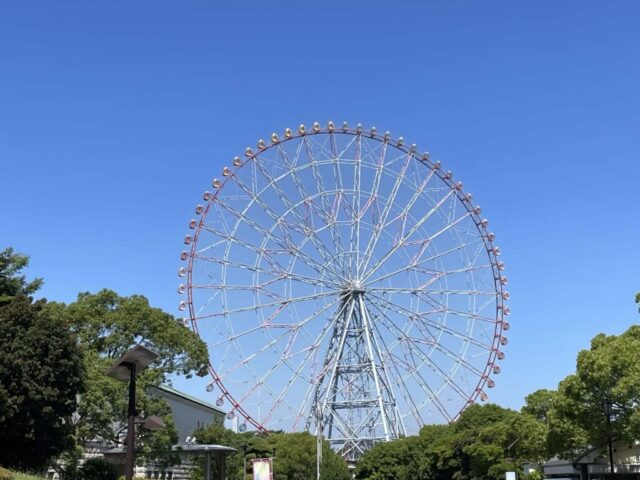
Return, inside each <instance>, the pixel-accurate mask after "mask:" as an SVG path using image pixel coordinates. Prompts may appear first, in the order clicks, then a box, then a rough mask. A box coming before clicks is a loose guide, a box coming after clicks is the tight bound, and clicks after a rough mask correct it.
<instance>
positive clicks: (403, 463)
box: [355, 437, 425, 480]
mask: <svg viewBox="0 0 640 480" xmlns="http://www.w3.org/2000/svg"><path fill="white" fill-rule="evenodd" d="M420 453H421V452H419V437H407V438H400V439H398V440H394V441H392V442H381V443H378V444H376V445H374V446H373V448H371V449H370V450H367V452H365V454H364V455H363V456H362V458H361V459H360V460H359V461H358V463H357V465H356V470H355V476H356V478H366V479H371V480H383V479H384V480H410V479H420V478H425V477H423V476H421V475H420V473H419V472H420V465H419V456H420Z"/></svg>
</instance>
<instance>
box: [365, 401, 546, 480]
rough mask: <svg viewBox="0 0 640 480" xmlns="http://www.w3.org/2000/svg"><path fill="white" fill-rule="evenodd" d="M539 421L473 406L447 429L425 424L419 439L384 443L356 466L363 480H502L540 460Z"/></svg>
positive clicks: (541, 431) (541, 430)
mask: <svg viewBox="0 0 640 480" xmlns="http://www.w3.org/2000/svg"><path fill="white" fill-rule="evenodd" d="M544 433H545V430H544V426H543V424H542V423H541V422H539V421H538V420H536V419H535V418H534V417H532V416H531V415H528V414H521V413H519V412H515V411H513V410H509V409H505V408H502V407H499V406H497V405H492V404H487V405H472V406H470V407H469V408H467V409H466V410H465V411H464V412H462V414H461V415H460V418H459V419H458V420H457V421H456V422H454V423H452V424H449V425H427V426H425V427H423V428H422V429H421V430H420V434H419V435H418V437H408V438H401V439H399V440H395V441H392V442H388V443H380V444H378V445H376V446H374V447H373V448H372V449H371V450H369V451H368V452H366V453H365V454H364V456H363V457H362V459H361V460H360V462H359V463H358V466H357V467H356V471H355V473H356V478H358V479H361V480H365V479H367V480H382V479H384V480H405V479H408V478H411V479H422V480H450V479H453V480H498V479H500V480H502V479H503V478H504V472H506V471H508V470H514V469H516V470H517V469H518V468H519V467H518V466H519V465H520V464H521V463H522V462H524V461H533V462H540V461H541V460H542V459H543V456H544V440H545V435H544Z"/></svg>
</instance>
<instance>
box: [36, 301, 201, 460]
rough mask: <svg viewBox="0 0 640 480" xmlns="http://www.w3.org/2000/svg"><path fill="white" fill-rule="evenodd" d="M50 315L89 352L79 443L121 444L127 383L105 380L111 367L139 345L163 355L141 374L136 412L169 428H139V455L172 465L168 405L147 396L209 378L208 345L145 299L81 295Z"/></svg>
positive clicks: (78, 421) (52, 306)
mask: <svg viewBox="0 0 640 480" xmlns="http://www.w3.org/2000/svg"><path fill="white" fill-rule="evenodd" d="M47 309H48V312H49V313H50V315H51V316H52V317H54V318H58V319H61V321H64V322H65V323H66V325H67V326H68V328H69V329H70V330H71V331H72V332H74V334H76V335H77V337H78V340H79V345H80V347H81V349H82V350H83V352H84V358H85V365H86V371H87V374H86V392H85V393H84V395H82V397H81V398H80V402H79V406H78V411H77V415H76V416H75V427H76V434H77V440H78V443H79V444H84V443H86V442H88V441H89V440H96V439H102V440H105V441H107V442H110V443H112V444H116V445H117V444H122V442H123V441H124V438H123V434H124V433H125V432H126V428H127V424H126V419H127V384H126V383H124V382H119V381H117V380H114V379H113V378H110V377H108V376H106V375H105V372H106V370H107V368H108V367H109V366H110V365H112V364H113V362H114V361H115V360H116V359H117V358H119V357H120V356H121V355H122V354H124V353H125V352H126V351H127V350H128V349H130V348H131V347H133V346H134V345H136V344H142V345H144V346H146V347H148V348H150V349H152V350H154V351H155V352H157V353H158V354H159V357H158V360H156V361H155V362H154V363H153V364H152V365H150V367H149V368H147V369H146V370H144V371H143V372H142V373H140V374H139V375H138V380H137V382H136V387H137V394H136V397H137V398H136V408H137V410H138V411H139V412H140V413H141V414H143V415H145V416H148V415H159V416H161V417H162V418H163V420H165V423H167V425H168V428H167V429H165V430H161V431H158V432H153V433H152V432H148V431H145V430H144V429H138V440H137V445H138V447H137V448H138V450H139V451H141V452H142V453H143V454H144V455H146V456H148V457H152V458H156V459H157V458H161V459H162V458H164V460H166V461H171V460H172V457H171V455H170V454H169V451H170V446H171V444H172V443H175V442H176V440H177V435H176V431H175V428H174V427H173V422H172V420H171V416H170V409H169V407H168V405H167V404H166V402H164V401H163V400H161V399H158V398H155V397H154V396H151V395H149V394H147V390H148V388H149V387H150V386H152V385H159V384H161V383H162V382H165V381H168V380H169V379H170V376H171V375H185V376H187V377H189V376H191V375H193V374H196V375H204V374H205V373H206V371H207V360H208V356H207V349H206V345H205V344H204V343H203V342H202V341H201V340H200V339H199V338H198V336H197V335H196V334H195V333H193V332H192V331H191V330H189V329H188V328H186V327H185V326H183V325H182V324H181V323H180V322H179V321H178V320H177V319H175V318H174V317H173V316H171V315H169V314H168V313H166V312H163V311H162V310H160V309H159V308H154V307H151V306H150V305H149V302H148V300H147V299H146V298H145V297H143V296H141V295H132V296H130V297H122V296H119V295H118V294H117V293H115V292H113V291H111V290H101V291H100V292H98V293H96V294H91V293H81V294H79V295H78V299H77V301H76V302H73V303H71V304H69V305H65V304H62V303H53V302H52V303H49V304H48V305H47Z"/></svg>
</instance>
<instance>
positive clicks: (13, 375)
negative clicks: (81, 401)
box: [0, 269, 83, 470]
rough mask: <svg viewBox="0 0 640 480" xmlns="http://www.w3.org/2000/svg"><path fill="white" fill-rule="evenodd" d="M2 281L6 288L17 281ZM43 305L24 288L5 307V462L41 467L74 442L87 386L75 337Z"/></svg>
mask: <svg viewBox="0 0 640 480" xmlns="http://www.w3.org/2000/svg"><path fill="white" fill-rule="evenodd" d="M7 271H9V272H11V269H9V270H5V271H4V273H6V272H7ZM22 278H23V277H22ZM3 280H4V281H3V282H2V283H3V285H4V287H3V288H5V287H6V286H7V285H10V286H12V288H13V287H14V286H15V285H16V282H12V281H11V279H9V281H6V280H7V279H6V278H3ZM18 283H20V282H18ZM20 290H22V291H24V289H22V288H20V287H19V288H17V289H14V292H16V291H18V292H19V291H20ZM27 290H28V289H27ZM6 291H7V289H6V288H5V292H6ZM43 307H44V301H40V302H37V303H33V302H32V301H31V299H29V298H27V297H25V296H24V295H22V294H20V293H17V296H15V297H13V298H12V299H11V300H9V301H7V302H5V303H4V304H2V305H1V306H0V339H2V345H1V347H2V348H0V432H2V435H0V464H2V465H5V466H9V467H14V468H20V469H29V470H42V469H44V468H45V467H46V466H47V462H48V461H49V459H50V458H52V457H54V456H56V455H58V454H60V453H61V452H63V451H65V450H67V449H69V448H71V447H72V446H73V438H72V433H73V429H72V425H71V422H70V419H71V416H72V414H73V413H74V412H75V411H76V408H77V403H76V398H77V394H78V393H80V392H81V391H82V379H83V369H82V353H81V350H80V349H79V348H78V345H77V343H76V338H75V336H74V335H73V334H71V333H70V332H69V330H68V329H67V328H66V325H65V324H64V322H62V321H61V320H60V319H56V318H53V317H51V316H50V315H48V313H47V310H46V309H45V308H43Z"/></svg>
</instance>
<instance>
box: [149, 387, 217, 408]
mask: <svg viewBox="0 0 640 480" xmlns="http://www.w3.org/2000/svg"><path fill="white" fill-rule="evenodd" d="M151 388H154V389H156V390H160V391H161V392H165V393H168V394H170V395H173V396H174V397H178V398H182V399H184V400H187V401H189V402H192V403H195V404H197V405H200V406H202V407H205V408H210V409H211V410H215V411H216V412H218V413H221V414H224V413H226V412H225V411H224V410H221V409H220V408H219V407H217V406H215V405H214V404H212V403H209V402H205V401H204V400H201V399H199V398H197V397H194V396H192V395H189V394H187V393H184V392H181V391H180V390H176V389H175V388H173V387H170V386H169V385H158V386H153V387H151Z"/></svg>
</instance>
